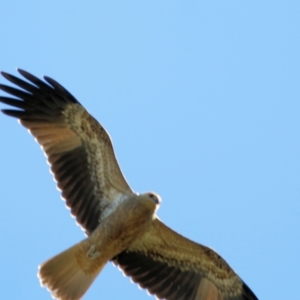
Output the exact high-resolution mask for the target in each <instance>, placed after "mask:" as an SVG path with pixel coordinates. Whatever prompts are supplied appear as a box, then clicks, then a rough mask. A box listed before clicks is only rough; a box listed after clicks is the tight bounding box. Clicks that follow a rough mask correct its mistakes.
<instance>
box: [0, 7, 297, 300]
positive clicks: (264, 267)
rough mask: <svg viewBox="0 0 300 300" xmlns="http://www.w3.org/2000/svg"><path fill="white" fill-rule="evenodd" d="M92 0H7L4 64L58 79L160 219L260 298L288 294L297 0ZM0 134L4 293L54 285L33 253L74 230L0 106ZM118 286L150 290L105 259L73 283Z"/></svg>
mask: <svg viewBox="0 0 300 300" xmlns="http://www.w3.org/2000/svg"><path fill="white" fill-rule="evenodd" d="M101 2H102V4H101V3H100V1H88V2H84V1H77V2H75V1H3V3H2V4H1V12H0V28H1V30H0V42H1V47H0V69H1V70H3V71H6V72H9V73H12V74H15V75H16V74H17V73H16V71H15V67H20V68H23V69H25V70H27V71H29V72H31V73H33V74H35V75H36V76H38V77H40V76H42V75H48V76H50V77H53V78H54V79H56V80H57V81H59V82H60V83H61V84H62V85H64V86H65V87H66V88H67V89H68V90H69V91H70V92H71V93H72V94H73V95H74V96H75V97H76V98H77V99H78V100H79V101H80V102H81V103H82V104H83V105H84V106H85V107H86V108H87V109H88V110H89V112H90V113H92V114H93V116H94V117H96V118H97V119H98V120H99V121H100V122H101V123H102V125H104V126H105V128H106V129H107V131H108V132H109V133H110V135H111V136H112V139H113V143H114V146H115V151H116V154H117V157H118V160H119V163H120V165H121V168H122V170H123V172H124V174H125V176H126V178H127V180H128V182H129V183H130V185H131V186H132V188H133V189H134V190H135V191H138V192H144V191H149V190H153V191H156V192H157V193H159V194H160V195H161V196H162V199H163V202H162V205H161V207H160V209H159V211H158V215H159V217H160V218H161V219H162V220H163V221H164V222H165V223H166V224H167V225H169V226H170V227H172V228H173V229H174V230H176V231H178V232H180V233H181V234H183V235H185V236H187V237H189V238H190V239H192V240H194V241H197V242H198V243H201V244H204V245H207V246H210V247H212V248H213V249H215V250H216V251H217V252H218V253H219V254H220V255H221V256H222V257H223V258H224V259H225V260H226V261H227V262H228V263H229V264H230V265H231V266H232V267H233V269H234V270H235V271H236V272H237V273H238V274H239V275H240V276H241V277H242V279H243V280H244V281H245V282H246V283H247V284H248V285H249V286H250V287H251V289H252V290H253V291H254V292H255V293H256V295H257V296H258V298H259V299H295V297H297V296H296V295H298V294H299V291H298V290H299V278H300V268H299V267H300V256H299V253H300V134H299V132H300V118H299V114H300V88H299V86H300V85H299V82H300V59H299V57H300V55H299V54H300V39H299V37H300V36H299V32H300V21H299V16H300V2H299V1H218V2H217V1H125V2H124V1H101ZM162 2H163V3H162ZM0 81H1V83H4V82H5V80H4V79H3V78H1V79H0ZM1 95H3V93H1ZM1 107H2V108H4V107H5V105H2V106H1ZM0 141H1V142H0V144H1V147H0V151H1V152H0V154H1V155H0V187H1V199H0V212H1V218H0V226H1V249H0V254H1V272H0V278H1V284H0V295H1V298H2V299H42V300H44V299H45V300H46V299H51V298H50V294H49V293H48V292H47V291H46V289H43V288H41V287H40V285H39V282H38V279H37V276H36V273H37V266H38V265H39V264H40V263H41V262H43V261H45V260H46V259H48V258H50V257H51V256H53V255H55V254H57V253H59V252H61V251H63V250H64V249H66V248H68V247H70V246H71V245H73V244H75V243H76V242H78V241H80V240H81V239H83V238H84V235H83V232H82V231H81V230H80V228H79V227H78V226H76V225H75V222H74V219H72V218H71V217H70V214H69V211H68V210H66V209H65V206H64V203H63V202H62V201H61V200H60V195H59V192H58V191H57V190H56V188H55V183H54V181H53V179H52V176H51V174H50V173H49V170H48V169H49V168H48V166H47V164H46V162H45V157H44V155H43V154H42V152H41V150H40V148H39V146H38V145H37V143H36V142H35V141H34V140H33V138H32V137H31V136H30V135H29V134H28V133H27V132H26V130H25V129H24V128H23V127H21V126H20V125H19V124H18V123H17V121H16V120H13V119H10V118H8V117H6V116H4V115H0ZM121 298H122V299H131V300H142V299H145V300H146V299H151V297H149V296H148V295H147V293H146V292H145V291H143V290H140V289H139V288H138V286H137V285H134V284H132V283H131V281H130V279H128V278H126V277H124V276H123V275H122V273H121V272H120V271H119V270H118V269H117V268H116V267H113V266H112V265H111V264H109V265H107V267H106V268H105V270H104V271H103V272H102V273H101V274H100V276H99V277H98V278H97V280H96V282H95V283H94V284H93V286H92V287H91V288H90V290H89V291H88V293H87V294H86V296H85V298H84V299H85V300H89V299H90V300H91V299H121ZM152 298H153V297H152ZM153 299H154V298H153Z"/></svg>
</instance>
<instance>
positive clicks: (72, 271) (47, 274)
mask: <svg viewBox="0 0 300 300" xmlns="http://www.w3.org/2000/svg"><path fill="white" fill-rule="evenodd" d="M81 243H83V242H81ZM81 243H79V244H76V245H75V246H73V247H71V248H69V249H67V250H65V251H64V252H62V253H60V254H58V255H57V256H55V257H53V258H51V259H49V260H48V261H46V262H44V263H43V264H41V265H40V266H39V273H38V277H39V278H40V281H41V284H42V285H43V286H45V287H47V288H48V290H49V291H50V292H51V293H52V296H53V297H55V298H56V299H60V300H79V299H81V297H82V296H83V295H84V293H85V292H86V291H87V289H88V288H89V287H90V285H91V284H92V283H93V281H94V280H95V278H96V277H97V275H98V274H99V272H100V271H101V270H102V269H103V267H104V266H105V263H106V261H103V262H101V261H100V260H99V259H97V260H94V261H91V259H90V258H89V257H87V255H86V252H85V251H84V250H83V247H82V246H81Z"/></svg>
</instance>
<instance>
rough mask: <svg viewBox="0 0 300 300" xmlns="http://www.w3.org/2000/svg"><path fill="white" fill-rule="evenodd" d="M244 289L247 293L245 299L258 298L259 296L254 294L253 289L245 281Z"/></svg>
mask: <svg viewBox="0 0 300 300" xmlns="http://www.w3.org/2000/svg"><path fill="white" fill-rule="evenodd" d="M243 290H244V295H245V298H244V299H245V300H258V298H257V297H256V296H255V295H254V293H253V292H252V291H251V289H250V288H249V287H248V285H247V284H246V283H245V282H243Z"/></svg>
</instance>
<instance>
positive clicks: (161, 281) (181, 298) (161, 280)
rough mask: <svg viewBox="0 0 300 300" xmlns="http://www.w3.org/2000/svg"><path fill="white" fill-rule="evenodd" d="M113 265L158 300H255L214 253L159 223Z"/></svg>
mask: <svg viewBox="0 0 300 300" xmlns="http://www.w3.org/2000/svg"><path fill="white" fill-rule="evenodd" d="M113 262H114V263H115V264H116V265H118V266H119V267H120V268H121V269H122V270H123V272H124V273H125V275H127V276H130V277H131V279H132V280H133V281H134V282H136V283H138V284H139V285H140V287H142V288H145V289H147V290H148V292H149V293H150V294H153V295H155V296H156V297H157V298H158V299H166V300H207V299H210V300H257V297H256V296H255V295H254V294H253V292H252V291H251V290H250V289H249V288H248V286H247V285H246V284H245V283H244V282H243V281H242V280H241V279H240V278H239V277H238V275H236V274H235V272H234V271H233V270H232V269H231V268H230V266H229V265H228V264H227V263H226V262H225V261H224V260H223V259H222V258H221V257H220V256H219V255H218V254H217V253H216V252H214V251H213V250H212V249H210V248H207V247H205V246H202V245H199V244H196V243H194V242H192V241H190V240H188V239H186V238H185V237H183V236H181V235H179V234H177V233H176V232H174V231H173V230H171V229H170V228H168V227H167V226H166V225H164V224H163V223H162V222H161V221H159V220H158V219H156V220H155V221H154V222H153V226H152V228H151V230H150V231H149V232H147V233H146V234H145V235H144V236H143V237H142V238H141V239H139V240H138V241H136V242H134V244H133V245H132V246H131V247H130V248H129V249H127V250H126V251H124V252H122V253H121V254H119V255H118V256H116V257H115V258H114V259H113Z"/></svg>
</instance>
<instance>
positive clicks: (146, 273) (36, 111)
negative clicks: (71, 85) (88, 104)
mask: <svg viewBox="0 0 300 300" xmlns="http://www.w3.org/2000/svg"><path fill="white" fill-rule="evenodd" d="M18 72H19V73H20V74H21V75H22V76H23V77H24V78H25V79H26V80H22V79H20V78H18V77H15V76H13V75H10V74H8V73H5V72H1V74H2V76H3V77H5V78H6V79H7V80H8V81H10V82H11V83H13V84H15V85H16V86H17V87H18V88H15V87H12V86H7V85H4V84H0V89H1V90H3V91H4V92H6V93H8V94H10V95H12V96H13V97H11V96H9V97H7V96H0V102H2V103H5V104H8V105H10V106H12V107H13V108H14V109H3V110H2V112H3V113H4V114H6V115H8V116H12V117H15V118H17V119H19V121H20V123H21V124H22V125H23V126H25V127H26V128H27V129H28V130H29V131H30V133H31V134H32V135H33V136H34V137H35V138H36V140H37V142H38V143H39V144H40V145H41V147H42V149H43V151H44V152H45V154H46V156H47V159H48V162H49V163H50V166H51V172H52V173H53V175H54V178H55V180H56V182H57V186H58V188H59V189H60V191H61V193H62V197H63V199H64V200H65V202H66V205H67V206H68V207H69V208H70V210H71V214H72V215H73V216H74V217H75V218H76V221H77V223H78V224H79V225H80V226H81V227H82V229H83V230H84V231H85V233H86V235H87V238H86V239H84V240H83V241H81V242H79V243H78V244H76V245H74V246H72V247H71V248H69V249H67V250H65V251H64V252H62V253H60V254H58V255H56V256H54V257H53V258H51V259H49V260H48V261H46V262H44V263H42V264H41V265H40V266H39V273H38V276H39V278H40V281H41V284H42V285H43V286H45V287H47V288H48V289H49V291H50V292H51V294H52V296H53V297H54V298H56V299H61V300H78V299H81V298H82V297H83V295H84V293H85V292H86V291H87V290H88V288H89V287H90V285H91V284H92V283H93V281H94V280H95V278H96V277H97V275H98V274H99V273H100V272H101V270H102V269H103V267H104V266H105V265H106V264H107V263H108V262H113V263H114V264H115V265H117V266H118V267H119V268H120V269H121V270H122V271H123V272H124V274H125V275H127V276H129V277H131V279H132V280H133V281H134V282H136V283H137V284H139V286H140V287H141V288H144V289H146V290H147V291H148V292H149V293H150V294H152V295H155V296H156V298H157V299H165V300H257V299H258V298H257V297H256V296H255V295H254V293H253V292H252V291H251V290H250V288H249V287H248V286H247V285H246V284H245V283H244V282H243V281H242V279H241V278H240V277H239V276H238V275H237V274H236V273H235V272H234V271H233V270H232V269H231V267H230V266H229V265H228V264H227V263H226V261H225V260H224V259H223V258H222V257H221V256H219V255H218V254H217V253H216V252H215V251H213V250H212V249H210V248H208V247H205V246H203V245H200V244H197V243H195V242H193V241H191V240H189V239H187V238H185V237H183V236H182V235H180V234H178V233H176V232H175V231H173V230H172V229H170V228H169V227H167V226H166V225H165V224H164V223H163V222H162V221H160V219H159V218H158V217H157V215H156V211H157V209H158V207H159V205H160V203H161V199H160V197H159V196H158V195H157V194H156V193H154V192H149V193H144V194H138V193H135V192H134V191H133V190H132V189H131V188H130V186H129V185H128V183H127V181H126V179H125V177H124V176H123V174H122V172H121V170H120V167H119V165H118V162H117V159H116V156H115V154H114V150H113V146H112V142H111V139H110V137H109V135H108V133H107V132H106V131H105V129H104V128H103V127H102V126H101V124H100V123H98V122H97V121H96V120H95V119H94V118H93V117H92V116H91V115H90V114H89V113H88V112H87V111H86V110H85V108H84V107H83V106H82V105H81V104H80V103H79V102H78V101H77V100H76V99H75V98H74V97H73V96H72V95H71V94H70V93H69V92H68V91H67V90H66V89H65V88H64V87H62V86H61V85H60V84H59V83H58V82H56V81H55V80H53V79H51V78H50V77H47V76H44V81H42V80H40V79H38V78H37V77H35V76H33V75H31V74H30V73H28V72H26V71H24V70H20V69H18Z"/></svg>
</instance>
